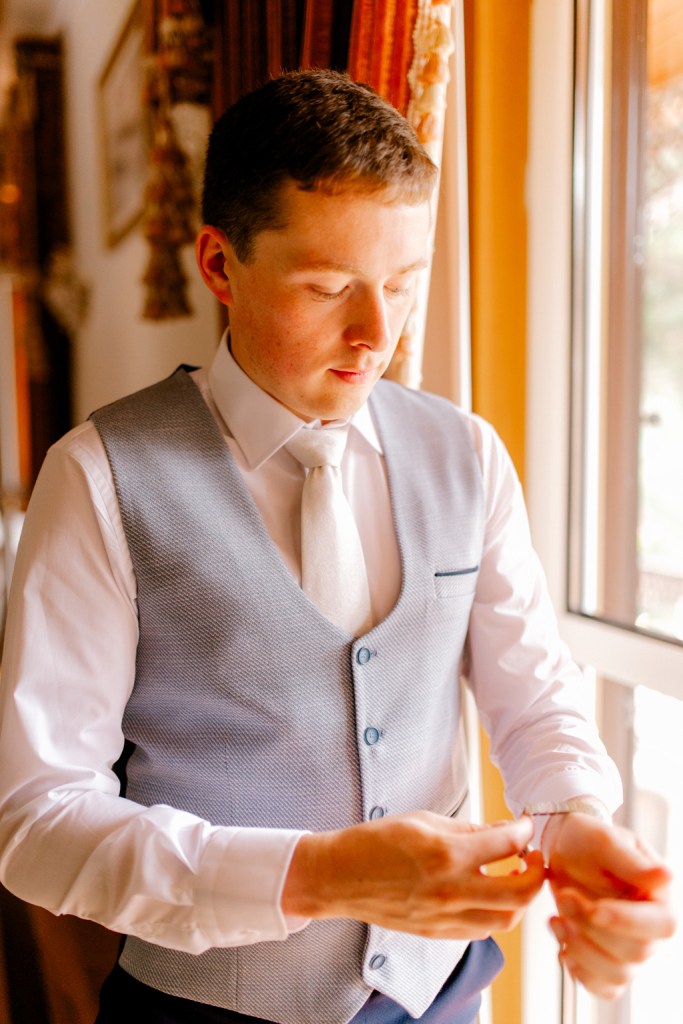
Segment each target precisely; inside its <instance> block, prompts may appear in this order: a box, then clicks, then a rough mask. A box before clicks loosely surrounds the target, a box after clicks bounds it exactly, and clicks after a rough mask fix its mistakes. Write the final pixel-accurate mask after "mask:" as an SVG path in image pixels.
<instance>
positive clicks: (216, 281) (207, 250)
mask: <svg viewBox="0 0 683 1024" xmlns="http://www.w3.org/2000/svg"><path fill="white" fill-rule="evenodd" d="M229 250H230V242H229V241H228V239H227V237H226V236H225V235H224V234H223V232H222V231H221V230H220V229H219V228H215V227H213V226H212V225H211V224H204V226H203V227H201V228H200V229H199V231H198V233H197V240H196V243H195V253H196V256H197V265H198V267H199V272H200V273H201V275H202V277H203V279H204V284H205V285H206V287H207V288H208V289H209V290H210V291H212V292H213V294H214V295H215V296H216V298H217V299H219V300H220V301H221V302H222V303H223V305H225V306H231V305H232V290H231V288H230V278H229V277H228V272H227V256H228V252H229Z"/></svg>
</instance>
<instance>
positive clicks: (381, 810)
mask: <svg viewBox="0 0 683 1024" xmlns="http://www.w3.org/2000/svg"><path fill="white" fill-rule="evenodd" d="M386 813H387V809H386V807H379V806H376V807H373V808H372V810H371V811H370V821H375V820H376V819H377V818H383V817H384V815H385V814H386Z"/></svg>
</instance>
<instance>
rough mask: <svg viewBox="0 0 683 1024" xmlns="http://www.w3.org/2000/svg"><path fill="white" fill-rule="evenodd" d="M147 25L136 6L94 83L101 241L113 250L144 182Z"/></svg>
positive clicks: (139, 205) (130, 223) (140, 200)
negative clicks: (101, 198)
mask: <svg viewBox="0 0 683 1024" xmlns="http://www.w3.org/2000/svg"><path fill="white" fill-rule="evenodd" d="M144 54H145V23H144V17H143V10H142V3H141V2H140V0H135V2H134V3H133V6H132V8H131V11H130V13H129V15H128V17H127V19H126V21H125V23H124V26H123V28H122V30H121V32H120V34H119V36H118V38H117V40H116V42H115V44H114V47H113V49H112V51H111V54H110V56H109V58H108V60H107V62H106V64H105V66H104V69H103V71H102V74H101V75H100V78H99V82H98V101H99V102H98V106H99V119H100V129H101V131H100V135H101V149H102V167H103V172H102V174H103V192H104V218H103V219H104V237H105V242H106V244H107V245H108V246H110V247H111V246H114V245H116V244H117V243H118V242H120V241H121V239H122V238H123V237H124V236H125V235H126V234H128V232H129V231H130V230H131V228H132V227H134V225H135V224H136V223H137V222H138V221H139V219H140V217H141V215H142V210H143V204H144V193H145V182H146V179H147V130H146V117H145V107H144V102H143V87H144V68H143V61H144Z"/></svg>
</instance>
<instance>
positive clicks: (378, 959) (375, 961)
mask: <svg viewBox="0 0 683 1024" xmlns="http://www.w3.org/2000/svg"><path fill="white" fill-rule="evenodd" d="M386 962H387V958H386V957H385V956H384V954H383V953H375V955H374V956H373V957H372V958H371V960H370V963H369V964H368V966H369V968H370V970H371V971H378V970H379V969H380V967H384V965H385V963H386Z"/></svg>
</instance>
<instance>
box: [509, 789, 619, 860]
mask: <svg viewBox="0 0 683 1024" xmlns="http://www.w3.org/2000/svg"><path fill="white" fill-rule="evenodd" d="M572 812H576V813H579V812H580V813H581V814H590V815H592V816H593V817H595V818H599V820H600V821H603V822H604V823H605V824H607V825H611V824H612V815H611V814H610V812H609V811H608V809H607V807H606V806H605V804H604V803H603V802H602V800H599V799H597V798H596V797H592V796H588V795H584V796H580V797H571V798H570V799H569V800H557V801H548V802H546V803H542V804H533V805H531V804H530V805H528V806H527V807H525V808H524V814H528V815H529V816H530V817H531V819H532V821H533V823H534V832H533V835H532V837H531V840H530V843H529V845H530V846H531V847H533V848H534V849H537V850H538V849H540V850H541V851H542V853H543V856H544V857H545V860H546V862H547V861H548V851H547V850H546V848H545V843H544V842H543V837H544V833H545V828H546V825H547V824H548V822H549V821H550V819H551V818H553V817H555V816H556V815H558V814H571V813H572Z"/></svg>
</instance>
